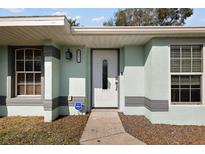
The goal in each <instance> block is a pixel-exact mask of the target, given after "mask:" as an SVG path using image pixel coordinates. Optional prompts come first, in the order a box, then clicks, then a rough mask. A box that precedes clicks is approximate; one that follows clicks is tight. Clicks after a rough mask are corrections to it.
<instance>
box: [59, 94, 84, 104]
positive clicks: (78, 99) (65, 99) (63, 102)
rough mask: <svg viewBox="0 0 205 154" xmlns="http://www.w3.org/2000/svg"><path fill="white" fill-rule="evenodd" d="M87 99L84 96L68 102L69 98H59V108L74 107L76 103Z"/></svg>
mask: <svg viewBox="0 0 205 154" xmlns="http://www.w3.org/2000/svg"><path fill="white" fill-rule="evenodd" d="M85 98H86V97H83V96H74V97H73V99H72V101H68V96H60V97H59V106H74V103H75V101H82V102H84V101H85Z"/></svg>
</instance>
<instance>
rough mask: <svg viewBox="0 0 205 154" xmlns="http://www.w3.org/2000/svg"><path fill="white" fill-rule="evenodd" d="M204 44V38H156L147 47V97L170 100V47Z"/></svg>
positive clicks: (145, 47)
mask: <svg viewBox="0 0 205 154" xmlns="http://www.w3.org/2000/svg"><path fill="white" fill-rule="evenodd" d="M171 44H204V45H205V39H204V38H154V39H152V40H151V41H149V42H148V43H147V44H146V45H145V46H144V49H145V97H147V98H149V99H152V100H168V99H169V94H170V91H169V89H170V87H169V84H170V83H169V78H170V76H169V74H170V69H169V67H170V65H169V64H170V60H169V53H170V45H171Z"/></svg>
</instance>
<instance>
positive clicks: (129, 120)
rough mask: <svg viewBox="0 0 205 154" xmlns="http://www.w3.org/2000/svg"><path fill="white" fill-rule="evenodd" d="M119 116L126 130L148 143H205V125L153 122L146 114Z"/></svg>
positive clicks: (120, 114) (121, 114)
mask: <svg viewBox="0 0 205 154" xmlns="http://www.w3.org/2000/svg"><path fill="white" fill-rule="evenodd" d="M119 116H120V119H121V121H122V124H123V126H124V128H125V131H126V132H127V133H129V134H131V135H132V136H134V137H137V138H138V139H139V140H141V141H143V142H145V143H146V144H205V126H193V125H190V126H189V125H184V126H179V125H166V124H152V123H151V122H150V121H149V120H148V119H147V118H146V117H144V116H136V115H124V114H123V113H119Z"/></svg>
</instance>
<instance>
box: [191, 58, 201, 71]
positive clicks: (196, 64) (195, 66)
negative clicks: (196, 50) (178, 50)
mask: <svg viewBox="0 0 205 154" xmlns="http://www.w3.org/2000/svg"><path fill="white" fill-rule="evenodd" d="M201 65H202V62H201V59H193V61H192V72H201V71H202V68H201Z"/></svg>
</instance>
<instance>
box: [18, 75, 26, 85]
mask: <svg viewBox="0 0 205 154" xmlns="http://www.w3.org/2000/svg"><path fill="white" fill-rule="evenodd" d="M17 83H25V76H24V73H18V74H17Z"/></svg>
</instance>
